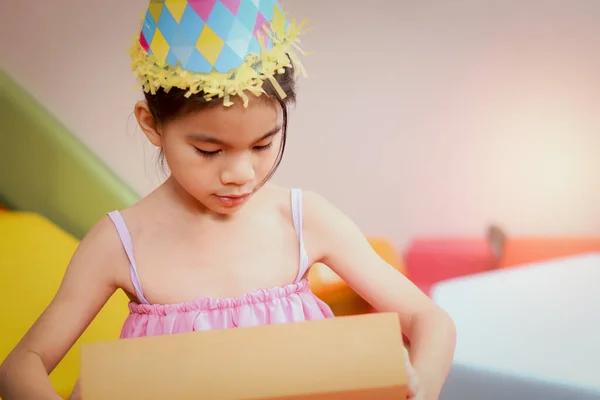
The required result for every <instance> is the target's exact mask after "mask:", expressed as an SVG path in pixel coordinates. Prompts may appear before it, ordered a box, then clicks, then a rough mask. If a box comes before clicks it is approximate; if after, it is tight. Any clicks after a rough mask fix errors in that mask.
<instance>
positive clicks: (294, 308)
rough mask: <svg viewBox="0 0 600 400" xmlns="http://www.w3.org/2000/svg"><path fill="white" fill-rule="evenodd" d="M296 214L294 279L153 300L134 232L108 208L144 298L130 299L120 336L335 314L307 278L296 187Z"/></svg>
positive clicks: (138, 292)
mask: <svg viewBox="0 0 600 400" xmlns="http://www.w3.org/2000/svg"><path fill="white" fill-rule="evenodd" d="M291 203H292V218H293V221H294V228H295V230H296V236H297V237H298V242H299V246H300V260H299V264H300V267H299V271H298V275H297V277H296V279H295V280H294V282H292V283H290V284H288V285H286V286H283V287H274V288H270V289H261V290H256V291H254V292H250V293H247V294H245V295H243V296H240V297H231V298H209V297H198V298H197V299H195V300H192V301H189V302H185V303H179V304H150V303H149V302H148V301H147V300H146V298H145V297H144V293H143V291H142V287H141V285H140V280H139V278H138V273H137V268H136V264H135V259H134V254H133V244H132V241H131V236H130V234H129V231H128V229H127V226H126V224H125V221H124V220H123V217H122V216H121V214H120V213H119V212H118V211H113V212H111V213H109V216H110V218H111V220H112V221H113V223H114V225H115V227H116V229H117V232H118V233H119V237H120V238H121V242H122V243H123V247H124V248H125V252H126V253H127V257H128V258H129V262H130V275H131V280H132V282H133V286H134V288H135V294H136V296H137V298H138V300H139V301H140V303H134V302H130V303H129V311H130V313H129V315H128V317H127V319H126V320H125V323H124V325H123V329H122V330H121V338H122V339H126V338H135V337H142V336H154V335H165V334H173V333H184V332H194V331H206V330H213V329H227V328H235V327H248V326H257V325H267V324H281V323H289V322H299V321H308V320H316V319H323V318H331V317H333V316H334V315H333V312H332V311H331V309H330V308H329V306H328V305H327V304H325V303H324V302H323V301H322V300H321V299H319V298H318V297H317V296H316V295H315V294H314V293H313V292H312V291H311V290H310V287H309V283H308V280H307V279H305V278H303V276H304V274H305V272H306V271H307V269H308V267H309V265H308V256H307V255H306V250H305V249H304V241H303V239H302V191H301V190H300V189H292V192H291Z"/></svg>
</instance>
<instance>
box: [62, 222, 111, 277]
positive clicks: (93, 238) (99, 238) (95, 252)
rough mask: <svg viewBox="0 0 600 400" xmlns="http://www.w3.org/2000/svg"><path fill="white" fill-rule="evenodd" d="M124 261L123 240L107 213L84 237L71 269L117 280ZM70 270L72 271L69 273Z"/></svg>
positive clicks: (70, 265)
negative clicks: (119, 268)
mask: <svg viewBox="0 0 600 400" xmlns="http://www.w3.org/2000/svg"><path fill="white" fill-rule="evenodd" d="M122 261H123V250H122V245H121V240H120V239H119V235H118V233H117V230H116V229H115V226H114V224H113V222H112V221H111V219H110V217H108V216H107V215H105V216H104V217H102V218H101V219H100V220H99V221H98V222H97V223H96V224H95V225H94V226H93V227H92V228H91V229H90V231H89V232H88V233H87V235H85V237H84V238H83V239H82V241H81V243H80V244H79V246H78V247H77V250H76V251H75V253H74V254H73V257H72V259H71V262H70V264H69V269H71V270H79V269H81V270H83V271H81V272H82V273H86V274H87V273H94V274H98V275H103V276H104V279H107V280H109V281H112V280H113V279H114V280H115V281H116V279H117V276H118V274H117V271H118V267H119V266H120V265H121V262H122ZM69 272H71V271H68V272H67V273H69ZM73 272H77V271H73Z"/></svg>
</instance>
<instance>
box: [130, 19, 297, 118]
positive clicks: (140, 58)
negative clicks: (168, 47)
mask: <svg viewBox="0 0 600 400" xmlns="http://www.w3.org/2000/svg"><path fill="white" fill-rule="evenodd" d="M305 22H306V21H303V22H301V23H300V24H298V25H296V21H295V20H292V21H291V22H290V23H289V26H288V30H287V32H285V33H283V34H276V33H275V32H273V31H272V30H271V29H269V28H268V27H267V26H265V27H264V30H265V32H266V33H267V34H268V35H269V37H270V38H271V40H272V42H273V46H272V48H271V49H270V50H268V49H266V48H265V46H264V43H262V41H261V40H259V43H260V46H261V53H260V54H249V55H247V56H246V58H245V59H244V62H243V63H242V65H241V66H240V67H238V68H235V69H233V70H231V71H229V72H227V73H223V72H216V71H213V72H210V73H198V72H191V71H187V70H184V69H182V68H181V67H180V66H179V65H177V66H172V65H169V64H166V63H163V64H162V65H161V63H159V62H158V60H157V59H156V57H155V56H154V55H152V54H148V53H147V52H146V50H145V49H144V48H143V47H142V45H141V44H140V42H139V36H136V38H134V45H133V47H132V48H131V49H130V50H129V54H130V56H131V59H132V64H131V67H132V70H133V71H134V73H135V76H136V78H137V79H138V80H139V81H140V82H141V86H142V87H143V89H144V91H145V92H146V93H152V94H156V92H157V90H158V89H160V88H162V89H163V90H165V91H166V92H168V91H169V90H171V88H179V89H182V90H187V92H186V94H185V95H186V97H189V96H191V95H193V94H197V93H201V92H202V93H203V95H204V98H205V99H206V100H212V99H213V98H215V97H217V98H223V99H224V105H225V106H230V105H232V104H233V102H232V101H231V98H232V97H234V96H239V97H241V98H242V99H243V101H244V107H247V106H248V96H246V94H245V93H244V92H246V91H248V92H250V93H252V94H254V95H256V96H260V95H261V94H263V93H265V91H264V89H263V87H262V85H263V83H264V81H265V80H267V79H268V80H269V81H270V82H271V83H272V84H273V87H274V88H275V90H276V91H277V93H278V94H279V96H280V97H281V98H282V99H284V98H285V97H286V94H285V92H284V91H283V89H282V88H281V86H280V85H279V83H277V80H276V79H275V75H276V74H282V73H284V72H285V68H290V67H291V66H292V63H293V64H294V66H295V67H296V68H297V70H298V71H300V72H301V73H302V74H303V75H304V76H306V71H305V69H304V67H303V65H302V63H301V62H300V60H299V58H298V56H297V54H296V51H298V52H300V53H301V54H304V52H303V51H302V50H301V49H300V46H299V43H300V41H299V40H298V35H300V34H302V33H303V32H302V31H301V29H302V27H303V26H304V24H305Z"/></svg>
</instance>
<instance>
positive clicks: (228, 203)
mask: <svg viewBox="0 0 600 400" xmlns="http://www.w3.org/2000/svg"><path fill="white" fill-rule="evenodd" d="M250 194H251V193H247V194H242V195H233V196H219V195H215V197H216V198H217V199H218V200H219V202H220V203H221V204H222V205H223V206H225V207H237V206H239V205H241V204H243V203H245V202H246V200H248V198H249V197H250Z"/></svg>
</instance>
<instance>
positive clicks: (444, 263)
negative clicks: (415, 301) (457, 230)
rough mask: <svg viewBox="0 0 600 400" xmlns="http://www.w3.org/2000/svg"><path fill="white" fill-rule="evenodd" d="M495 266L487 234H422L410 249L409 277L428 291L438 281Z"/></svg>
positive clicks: (408, 261) (407, 260)
mask: <svg viewBox="0 0 600 400" xmlns="http://www.w3.org/2000/svg"><path fill="white" fill-rule="evenodd" d="M495 266H496V259H495V257H494V254H493V252H492V249H491V247H490V245H489V243H488V242H487V240H485V238H481V239H479V238H474V239H471V238H420V239H416V240H414V241H413V242H412V243H411V244H410V245H409V246H408V249H407V252H406V269H407V274H408V277H409V278H410V279H411V280H412V281H413V282H414V283H415V284H416V285H417V286H419V287H420V288H421V289H422V290H423V291H424V292H426V293H427V292H428V291H429V288H430V287H431V286H432V285H433V284H434V283H436V282H439V281H443V280H446V279H451V278H455V277H458V276H464V275H470V274H475V273H479V272H483V271H487V270H490V269H494V268H495Z"/></svg>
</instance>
